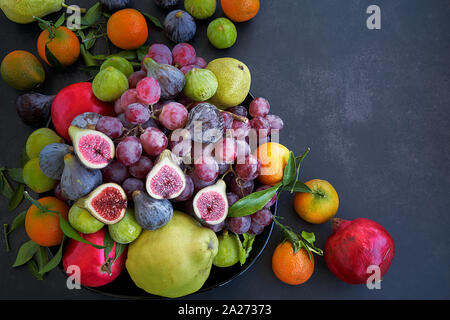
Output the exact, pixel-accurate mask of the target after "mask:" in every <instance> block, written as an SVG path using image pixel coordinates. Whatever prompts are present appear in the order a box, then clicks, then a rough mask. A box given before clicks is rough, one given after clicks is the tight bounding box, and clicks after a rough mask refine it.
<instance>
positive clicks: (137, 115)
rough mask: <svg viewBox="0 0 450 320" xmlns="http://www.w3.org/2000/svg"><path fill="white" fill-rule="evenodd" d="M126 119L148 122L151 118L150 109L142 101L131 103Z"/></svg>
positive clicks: (134, 122) (135, 122)
mask: <svg viewBox="0 0 450 320" xmlns="http://www.w3.org/2000/svg"><path fill="white" fill-rule="evenodd" d="M125 119H126V120H127V121H128V122H129V123H132V124H143V123H146V122H147V121H148V119H150V110H149V109H148V107H146V106H144V105H142V104H140V103H133V104H130V105H129V106H128V108H127V110H125Z"/></svg>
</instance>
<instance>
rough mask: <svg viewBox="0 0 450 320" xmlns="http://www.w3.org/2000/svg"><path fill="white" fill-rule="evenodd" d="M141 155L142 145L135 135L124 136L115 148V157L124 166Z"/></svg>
mask: <svg viewBox="0 0 450 320" xmlns="http://www.w3.org/2000/svg"><path fill="white" fill-rule="evenodd" d="M141 155H142V145H141V143H140V142H139V139H138V138H136V137H126V138H125V139H123V140H122V141H120V142H119V144H118V145H117V148H116V157H117V160H119V161H120V162H121V163H122V164H123V165H124V166H129V165H131V164H133V163H135V162H137V161H138V160H139V158H140V157H141Z"/></svg>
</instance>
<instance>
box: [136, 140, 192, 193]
mask: <svg viewBox="0 0 450 320" xmlns="http://www.w3.org/2000/svg"><path fill="white" fill-rule="evenodd" d="M145 187H146V189H147V192H148V194H149V195H150V196H151V197H153V198H154V199H158V200H161V199H173V198H176V197H178V196H179V195H180V194H181V193H182V192H183V190H184V188H185V187H186V179H185V175H184V173H183V171H182V170H181V169H180V167H179V166H178V165H177V164H176V163H175V161H174V160H173V158H172V152H170V150H168V149H166V150H164V151H163V152H162V153H161V155H160V157H159V160H158V162H156V164H155V166H154V167H153V169H152V170H151V171H150V172H149V173H148V175H147V180H146V182H145Z"/></svg>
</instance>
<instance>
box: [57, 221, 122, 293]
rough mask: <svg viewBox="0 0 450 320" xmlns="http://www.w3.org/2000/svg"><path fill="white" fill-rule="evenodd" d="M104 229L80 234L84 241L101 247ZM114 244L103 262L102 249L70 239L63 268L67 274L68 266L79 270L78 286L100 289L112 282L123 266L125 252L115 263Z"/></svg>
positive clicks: (103, 254) (65, 250)
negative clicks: (76, 267)
mask: <svg viewBox="0 0 450 320" xmlns="http://www.w3.org/2000/svg"><path fill="white" fill-rule="evenodd" d="M105 229H106V228H102V229H101V230H99V231H97V232H95V233H92V234H80V235H81V236H82V237H83V238H84V239H85V240H88V241H90V242H92V243H94V244H97V245H103V243H104V238H105V232H107V231H105ZM115 250H116V244H115V243H114V246H113V248H112V250H111V252H110V253H109V255H108V258H107V259H106V261H105V253H104V249H96V248H94V247H93V246H91V245H89V244H86V243H83V242H79V241H76V240H73V239H70V240H69V241H68V243H67V245H66V246H65V249H64V255H63V259H62V261H63V267H64V270H65V271H66V273H67V268H68V267H69V266H78V267H79V268H80V284H81V285H83V286H87V287H100V286H103V285H105V284H108V283H110V282H112V281H114V280H115V279H116V278H117V277H118V276H119V275H120V273H121V272H122V270H123V268H124V266H125V260H126V257H127V251H126V250H125V251H124V252H123V253H122V254H121V255H120V257H119V258H117V260H116V261H114V258H115V257H116V253H115Z"/></svg>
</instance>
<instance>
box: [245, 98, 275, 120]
mask: <svg viewBox="0 0 450 320" xmlns="http://www.w3.org/2000/svg"><path fill="white" fill-rule="evenodd" d="M248 109H249V112H250V115H251V116H252V117H265V116H266V115H267V114H268V113H269V110H270V104H269V101H267V100H266V99H264V98H256V99H255V100H253V101H252V102H250V106H249V107H248Z"/></svg>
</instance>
